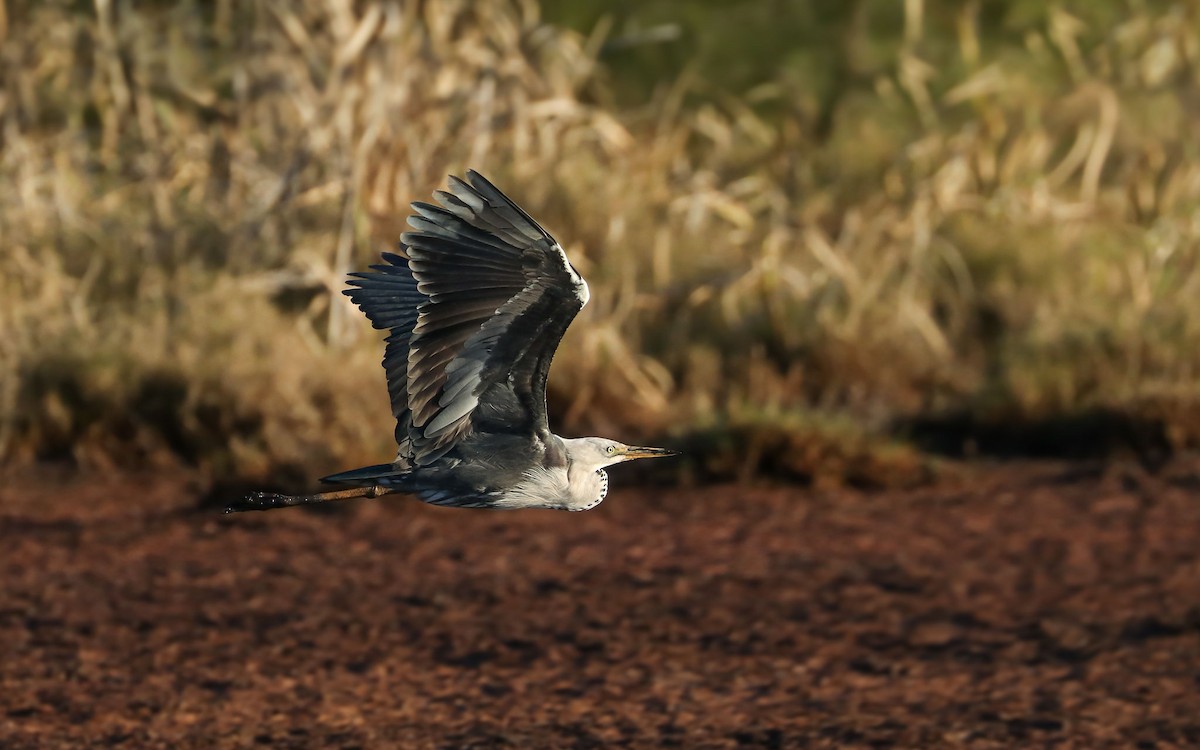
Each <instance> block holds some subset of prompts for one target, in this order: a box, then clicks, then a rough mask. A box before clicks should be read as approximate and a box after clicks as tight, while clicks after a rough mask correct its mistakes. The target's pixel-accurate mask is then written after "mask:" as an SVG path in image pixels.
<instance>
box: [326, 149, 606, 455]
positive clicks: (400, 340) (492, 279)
mask: <svg viewBox="0 0 1200 750" xmlns="http://www.w3.org/2000/svg"><path fill="white" fill-rule="evenodd" d="M434 198H435V199H436V200H437V202H438V204H439V205H436V206H435V205H432V204H428V203H421V202H417V203H414V204H413V206H412V207H413V211H414V213H413V215H412V216H410V217H409V219H408V224H409V226H410V227H411V229H412V231H408V232H405V233H403V234H402V235H401V248H402V250H403V252H404V256H400V255H396V254H393V253H385V254H384V256H383V258H384V260H385V261H386V263H385V264H381V265H375V266H372V267H371V269H372V271H371V272H368V273H356V274H351V279H350V281H349V284H350V286H351V289H348V290H347V291H346V293H347V294H348V295H350V298H351V299H352V300H353V301H354V302H355V304H357V305H358V306H359V307H361V308H362V309H363V311H364V312H365V313H366V314H367V316H368V318H370V319H371V322H372V324H373V325H375V327H377V328H386V329H389V330H390V331H391V333H390V335H389V336H388V339H387V342H388V343H387V349H386V352H385V355H384V369H385V371H386V372H387V375H388V391H389V394H390V395H391V397H392V411H393V413H395V414H396V417H397V430H396V437H397V440H398V441H399V442H400V444H401V450H402V452H403V451H404V450H405V449H406V448H407V450H408V451H409V455H408V456H407V458H408V459H409V460H410V461H411V462H412V463H415V464H417V465H425V464H429V463H431V462H433V461H435V460H437V459H438V458H439V457H441V456H443V455H445V454H446V453H447V452H449V451H451V450H453V448H454V446H455V444H456V443H457V442H458V441H459V440H461V439H462V438H463V437H464V436H466V435H469V434H470V433H471V432H472V431H473V430H476V429H484V430H487V431H500V432H509V433H513V434H530V435H533V434H542V433H548V432H549V426H548V424H547V419H546V402H545V398H546V390H545V389H546V376H547V374H548V372H549V367H550V360H551V359H552V358H553V356H554V351H555V349H556V348H557V347H558V343H559V341H560V340H561V339H562V335H563V333H565V331H566V329H567V326H569V325H570V323H571V321H572V320H573V319H574V317H575V315H576V314H577V313H578V312H579V310H580V309H581V308H582V307H583V305H584V304H586V302H587V297H588V293H587V285H586V284H585V283H584V281H583V280H582V279H581V278H580V277H579V274H578V273H576V271H575V269H574V268H572V267H571V264H570V262H569V261H568V260H567V257H566V254H565V253H564V252H563V250H562V247H561V246H560V245H559V244H558V243H557V242H556V241H555V240H554V238H553V237H551V236H550V235H549V234H548V233H547V232H546V231H545V230H544V229H542V227H541V226H539V225H538V223H537V222H536V221H534V220H533V219H532V218H531V217H530V216H529V214H527V213H526V212H525V211H524V210H522V209H521V208H520V207H519V206H517V204H516V203H514V202H513V201H511V200H510V199H509V198H508V197H507V196H505V195H504V194H503V193H502V192H500V190H499V189H497V188H496V187H495V186H494V185H492V183H490V182H488V181H487V180H486V179H484V178H483V177H482V176H481V175H479V174H478V173H477V172H474V171H468V172H467V177H466V179H465V180H463V179H459V178H457V177H453V176H451V177H450V178H449V181H448V190H439V191H437V192H435V193H434ZM406 441H407V442H406Z"/></svg>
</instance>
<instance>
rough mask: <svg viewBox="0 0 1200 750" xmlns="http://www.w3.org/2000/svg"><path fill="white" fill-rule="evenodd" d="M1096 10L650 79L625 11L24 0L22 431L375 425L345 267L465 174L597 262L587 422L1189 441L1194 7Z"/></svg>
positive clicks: (43, 450)
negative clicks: (850, 77)
mask: <svg viewBox="0 0 1200 750" xmlns="http://www.w3.org/2000/svg"><path fill="white" fill-rule="evenodd" d="M992 5H994V4H992V3H988V4H986V6H987V8H991V7H992ZM1102 5H1103V6H1104V7H1105V8H1106V9H1107V10H1106V13H1107V15H1105V16H1104V17H1103V18H1102V19H1099V20H1098V19H1097V18H1093V17H1090V16H1088V14H1087V13H1086V12H1083V11H1079V12H1073V10H1074V9H1073V8H1071V7H1069V4H1068V5H1067V6H1051V7H1048V9H1045V10H1042V11H1039V12H1038V13H1035V14H1032V15H1029V14H1027V16H1025V17H1020V18H1007V20H1006V21H1005V23H1006V24H1007V25H1006V26H1004V29H1003V33H998V34H995V35H989V34H988V33H987V32H988V29H987V28H984V26H986V24H985V23H984V21H987V20H988V19H990V18H991V16H988V17H987V18H984V17H983V16H981V7H982V6H981V3H980V2H978V1H968V2H959V3H950V2H948V1H947V2H937V3H935V2H921V1H920V0H908V1H907V2H905V3H903V4H902V6H903V9H904V12H903V13H902V14H901V18H900V19H899V21H898V22H897V24H896V25H895V27H894V29H893V30H892V31H891V37H892V42H891V43H890V44H887V45H883V46H876V47H871V48H868V49H860V48H859V46H861V45H862V44H865V42H863V38H865V37H863V38H860V36H859V35H857V33H856V28H858V27H856V26H854V25H853V24H852V25H851V26H850V27H849V29H848V30H844V31H842V32H839V33H842V34H843V35H844V42H843V45H844V49H845V58H846V59H843V60H842V61H841V62H840V63H838V64H841V65H844V66H846V65H848V66H849V67H850V68H854V69H856V70H858V71H859V75H858V80H857V83H856V85H853V86H847V87H846V88H845V89H844V90H837V91H835V92H833V95H826V94H822V95H818V94H817V93H816V92H815V91H814V90H813V89H811V88H810V87H808V86H806V79H805V78H804V76H803V75H802V71H803V65H800V66H798V67H792V68H784V67H780V68H779V70H778V72H777V73H773V74H772V75H771V76H769V77H768V79H767V80H765V81H764V82H762V83H761V84H758V85H755V86H753V87H751V88H748V89H746V90H738V91H735V92H732V93H731V92H729V91H727V90H721V89H720V88H719V87H716V86H713V85H710V84H708V83H707V82H706V81H705V80H704V77H703V76H701V75H698V74H696V73H695V72H694V70H692V71H691V72H689V69H686V68H685V69H684V70H683V71H682V72H680V73H679V74H678V75H677V76H675V77H674V78H672V79H670V80H664V81H659V82H657V83H656V85H655V86H653V87H651V91H652V93H651V94H650V95H649V98H648V99H646V100H644V101H639V102H637V103H630V102H629V101H628V97H625V98H622V97H620V96H617V95H615V93H614V91H615V87H616V86H617V85H618V84H619V81H616V80H615V73H614V72H613V69H612V67H611V66H610V64H609V61H608V58H606V57H605V56H604V55H605V54H608V53H610V52H611V50H612V48H613V46H614V45H611V44H607V43H606V42H609V41H611V38H612V37H611V34H612V33H613V31H612V29H613V28H614V25H613V24H609V23H601V24H599V25H598V26H596V28H595V29H594V30H590V29H589V30H588V32H587V33H580V32H578V31H574V30H570V29H567V28H562V27H559V26H556V25H553V24H550V23H549V22H547V21H545V20H544V19H543V17H542V15H541V12H540V9H539V7H538V6H537V4H536V3H534V2H516V1H510V0H487V1H486V2H465V1H463V0H424V1H422V2H417V1H416V0H386V1H385V0H380V1H378V2H366V1H360V2H350V1H349V0H321V1H318V0H306V1H304V2H274V1H272V0H256V1H251V0H243V1H235V0H216V1H215V2H183V3H131V2H124V1H122V0H96V1H95V2H94V4H91V3H78V2H66V1H65V0H50V1H47V2H33V0H0V41H2V44H3V49H2V54H0V237H2V239H0V243H2V246H0V457H2V458H3V460H6V461H10V462H12V461H32V460H40V459H56V458H70V459H73V460H76V461H79V462H82V463H85V464H87V465H90V466H96V467H103V466H107V465H111V464H114V463H115V464H145V463H157V462H163V461H177V460H184V461H187V462H190V463H194V464H198V465H200V466H201V467H203V468H205V469H208V470H211V471H220V472H231V473H235V474H237V475H240V476H246V477H252V476H262V475H265V474H267V473H270V472H279V471H285V472H286V471H292V472H295V473H298V474H301V475H303V476H308V477H311V476H316V475H318V474H319V472H321V471H324V470H327V469H328V470H332V469H336V468H339V467H341V468H344V467H346V466H349V465H353V464H355V463H356V462H376V461H379V460H381V459H383V458H384V457H386V456H387V455H388V454H389V452H390V450H391V445H390V435H391V429H390V425H389V421H390V416H389V414H388V410H387V408H386V405H385V390H384V386H383V378H382V371H381V370H380V369H379V368H378V367H377V366H376V362H377V361H378V358H379V357H380V355H381V348H382V347H381V344H380V341H379V337H378V335H376V334H375V333H373V332H371V331H370V329H369V328H368V327H367V325H366V323H365V321H363V320H361V319H360V316H359V315H358V314H357V312H356V311H355V310H354V309H353V308H352V307H351V306H349V304H348V302H347V300H346V299H345V298H344V297H342V296H341V295H340V294H339V291H340V289H341V288H342V286H343V279H344V276H345V273H346V272H347V271H350V270H354V269H359V268H362V267H363V266H365V265H367V264H368V263H370V262H371V259H372V258H373V257H374V256H376V255H377V253H378V252H379V250H380V249H382V248H385V247H387V246H388V245H389V244H391V243H392V242H393V241H394V239H395V238H396V236H397V235H398V233H399V231H400V230H401V227H402V222H403V217H404V215H405V214H406V213H407V209H406V204H407V203H408V202H409V201H411V200H415V199H424V198H426V197H427V196H428V194H429V193H430V192H431V190H433V189H434V188H436V187H439V186H440V184H441V183H442V181H443V180H444V176H445V174H446V173H449V172H455V173H458V172H461V171H462V170H463V169H465V168H467V167H474V168H476V169H479V170H480V171H482V172H484V173H485V174H487V175H489V176H490V177H491V178H492V179H493V180H494V181H495V182H497V183H498V184H499V185H500V186H502V187H503V188H504V189H505V190H506V191H507V192H508V193H510V194H511V195H513V196H514V197H515V198H516V199H518V200H519V201H520V202H522V203H523V204H524V205H525V206H526V207H527V208H528V209H529V210H530V212H531V213H532V214H534V215H535V216H537V217H539V219H541V220H542V221H543V223H544V224H545V225H546V226H547V227H548V228H549V229H550V230H551V231H552V232H554V233H555V235H556V236H557V237H558V238H559V239H560V240H561V241H562V242H563V244H564V246H565V247H566V248H567V251H568V253H569V254H570V255H571V257H572V258H573V260H574V261H575V263H576V266H577V267H578V268H579V269H580V271H581V272H583V273H584V275H585V276H587V278H588V279H589V281H590V282H591V287H592V292H593V294H592V303H591V304H590V305H589V306H588V307H587V309H586V310H585V311H584V313H583V314H582V315H581V316H580V319H579V321H578V323H577V325H576V326H575V328H573V330H572V331H571V333H570V334H569V335H568V337H567V339H566V341H565V342H564V345H563V348H562V349H561V350H560V354H559V357H558V359H557V360H556V363H555V370H554V377H553V379H552V383H551V400H552V410H553V413H554V415H555V416H557V424H556V425H554V426H555V427H557V428H558V429H559V430H560V431H563V432H566V433H569V434H580V433H593V432H596V433H600V434H612V435H615V436H619V437H622V438H623V439H630V440H632V439H637V438H646V439H652V438H653V439H658V440H662V441H667V442H672V441H673V442H674V443H675V444H679V445H686V446H691V448H692V456H693V462H692V463H691V464H690V465H688V466H689V470H693V471H700V472H705V473H707V474H715V475H725V476H730V475H738V476H745V475H748V474H750V473H753V472H755V471H758V470H763V469H765V470H769V471H774V472H782V473H785V474H790V475H802V476H817V477H819V478H820V477H831V478H849V479H851V480H855V479H861V480H867V481H871V480H874V479H876V478H879V477H884V481H890V480H888V479H887V478H888V477H899V478H900V480H902V481H908V480H911V479H913V478H914V477H919V476H920V475H922V473H923V471H924V470H925V464H924V462H923V459H921V458H920V457H919V451H918V450H917V449H915V448H914V447H912V446H913V442H912V440H911V439H912V438H913V436H914V435H916V436H918V437H919V436H920V435H923V434H925V433H924V432H922V430H925V429H927V427H921V425H925V426H928V425H935V431H936V426H937V425H942V426H943V427H944V426H945V425H951V424H959V425H961V424H966V425H968V426H969V427H968V428H967V434H968V435H969V434H970V433H971V430H974V429H977V428H979V426H985V427H986V426H989V425H990V426H995V425H999V426H1002V427H1003V426H1006V425H1037V424H1042V423H1047V422H1054V421H1055V420H1058V421H1060V422H1062V421H1066V422H1070V421H1071V420H1075V419H1080V420H1082V421H1081V422H1080V424H1083V425H1085V429H1086V425H1088V424H1091V423H1089V422H1088V421H1087V417H1088V415H1095V414H1112V415H1116V416H1117V417H1118V418H1119V419H1127V420H1129V421H1130V422H1135V423H1137V424H1148V425H1150V426H1151V427H1150V428H1149V429H1151V431H1152V432H1155V433H1156V434H1159V433H1161V434H1160V435H1159V437H1160V438H1161V440H1162V441H1165V442H1166V443H1167V444H1168V445H1169V446H1170V447H1172V448H1186V447H1189V446H1191V445H1194V444H1195V443H1196V441H1197V439H1198V438H1200V418H1198V417H1200V409H1198V408H1197V407H1198V406H1200V390H1198V388H1197V384H1196V382H1197V381H1196V375H1197V370H1198V367H1200V265H1198V261H1200V138H1198V132H1197V125H1196V123H1197V122H1200V87H1198V81H1200V78H1198V76H1200V13H1198V12H1197V10H1196V8H1195V7H1193V6H1192V5H1190V4H1187V3H1182V2H1180V3H1151V2H1128V3H1114V2H1110V3H1104V4H1102ZM858 6H859V8H860V9H861V11H860V13H861V14H862V15H863V17H864V18H863V20H862V24H863V26H864V28H865V27H867V26H870V24H871V23H872V20H871V18H870V17H869V15H870V8H871V4H870V3H865V4H864V3H859V4H858ZM897 7H899V4H898V6H897ZM987 8H985V10H986V9H987ZM993 15H994V14H993ZM935 18H936V19H940V20H939V22H938V23H935V22H934V19H935ZM859 30H860V31H861V29H859ZM864 33H865V32H864ZM863 57H866V58H868V59H869V64H868V65H865V66H864V65H862V64H859V63H856V62H855V60H857V59H859V58H863ZM847 61H849V62H847ZM835 62H836V61H831V63H830V64H831V65H832V64H834V63H835ZM805 64H809V65H811V64H812V61H811V60H809V61H808V62H807V63H805ZM856 66H857V67H856ZM864 69H865V70H867V71H868V72H867V74H865V75H864V74H862V70H864ZM1052 434H1053V435H1058V434H1059V433H1052ZM1063 434H1064V435H1065V437H1063V438H1062V439H1063V440H1072V439H1075V437H1073V436H1072V433H1070V432H1069V431H1068V432H1066V433H1063ZM1083 437H1087V436H1086V435H1084V436H1083ZM956 439H957V438H956ZM1057 439H1058V438H1057V437H1055V438H1053V439H1052V441H1051V442H1053V440H1057ZM1051 448H1053V446H1051ZM685 465H686V464H685ZM289 467H290V468H289Z"/></svg>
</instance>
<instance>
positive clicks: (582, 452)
mask: <svg viewBox="0 0 1200 750" xmlns="http://www.w3.org/2000/svg"><path fill="white" fill-rule="evenodd" d="M571 443H573V444H572V445H571V458H572V460H574V461H577V462H580V463H584V464H588V465H593V466H595V468H597V469H603V468H604V467H605V466H612V465H613V464H619V463H621V462H622V461H632V460H634V459H636V458H663V457H665V456H674V455H677V453H676V452H675V451H672V450H667V449H666V448H647V447H643V446H634V445H626V444H625V443H618V442H617V441H616V440H608V439H607V438H581V439H578V440H574V441H571Z"/></svg>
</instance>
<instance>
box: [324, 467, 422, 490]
mask: <svg viewBox="0 0 1200 750" xmlns="http://www.w3.org/2000/svg"><path fill="white" fill-rule="evenodd" d="M408 474H409V472H407V471H401V470H400V469H397V468H396V467H395V466H393V465H392V464H376V465H375V466H364V467H362V468H361V469H351V470H350V471H343V472H339V473H337V474H330V475H329V476H327V477H321V481H322V482H327V483H329V484H350V485H358V486H360V487H369V486H371V485H373V484H380V485H383V486H385V487H390V486H398V485H400V484H402V483H403V480H404V478H405V477H407V476H408Z"/></svg>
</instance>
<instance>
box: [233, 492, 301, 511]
mask: <svg viewBox="0 0 1200 750" xmlns="http://www.w3.org/2000/svg"><path fill="white" fill-rule="evenodd" d="M303 502H304V498H303V497H293V496H292V495H281V494H279V493H278V492H251V493H250V494H249V495H246V496H245V497H243V498H242V499H241V500H234V501H233V502H232V503H230V504H229V505H226V506H225V512H226V513H243V512H245V511H250V510H271V509H272V508H286V507H287V506H289V505H299V504H301V503H303Z"/></svg>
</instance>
